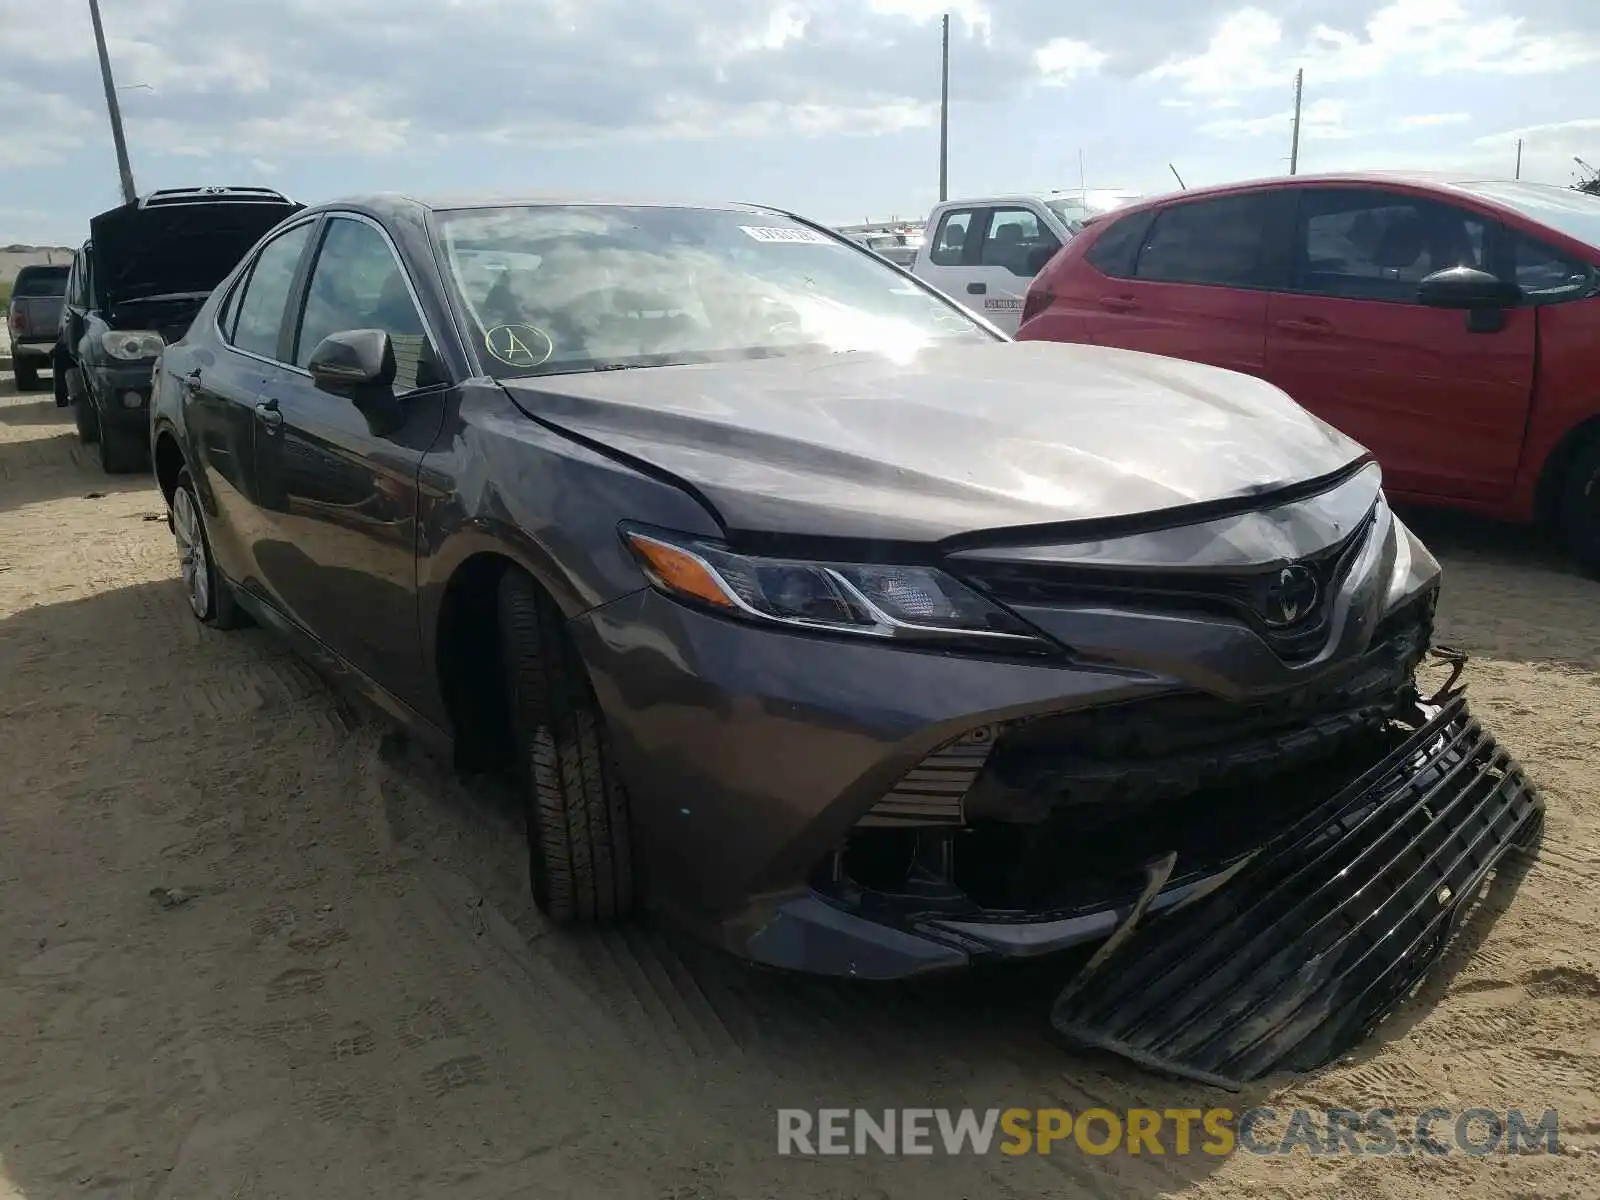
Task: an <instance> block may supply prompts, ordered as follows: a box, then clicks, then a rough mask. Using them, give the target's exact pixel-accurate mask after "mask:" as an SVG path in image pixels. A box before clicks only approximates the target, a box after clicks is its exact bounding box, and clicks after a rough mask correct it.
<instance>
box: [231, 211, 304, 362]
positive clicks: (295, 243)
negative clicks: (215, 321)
mask: <svg viewBox="0 0 1600 1200" xmlns="http://www.w3.org/2000/svg"><path fill="white" fill-rule="evenodd" d="M314 223H315V222H311V221H307V222H305V223H304V224H302V225H296V226H295V227H294V228H293V229H290V230H289V231H287V232H286V233H281V234H279V235H278V236H277V237H276V238H274V239H273V240H272V241H270V242H268V243H267V244H266V245H265V246H263V247H262V248H261V253H260V254H258V255H257V256H256V261H255V266H254V267H252V268H251V271H250V278H249V280H248V281H247V282H246V283H245V286H244V292H243V294H242V295H240V296H239V298H238V301H237V302H236V305H235V307H236V309H237V312H236V314H235V315H234V326H233V335H232V337H231V338H230V341H231V342H232V343H233V346H234V347H235V349H238V350H243V351H245V352H246V353H248V354H255V355H259V356H260V357H262V358H266V359H271V360H273V361H277V360H278V340H279V335H280V334H281V333H282V332H283V315H284V309H285V307H286V306H287V304H288V302H289V292H290V289H291V288H292V287H293V286H294V280H295V273H296V271H297V270H298V269H299V266H300V258H301V255H302V254H303V253H304V251H305V248H306V240H307V239H308V238H309V237H310V236H311V228H312V226H313V224H314Z"/></svg>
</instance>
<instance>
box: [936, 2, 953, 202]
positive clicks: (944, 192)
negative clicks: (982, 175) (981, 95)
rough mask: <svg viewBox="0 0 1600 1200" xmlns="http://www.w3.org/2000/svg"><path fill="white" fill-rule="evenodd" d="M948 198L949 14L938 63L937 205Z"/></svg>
mask: <svg viewBox="0 0 1600 1200" xmlns="http://www.w3.org/2000/svg"><path fill="white" fill-rule="evenodd" d="M949 198H950V14H949V13H945V15H944V52H943V55H942V57H941V59H940V63H939V203H940V204H943V203H944V202H945V201H946V200H948V199H949Z"/></svg>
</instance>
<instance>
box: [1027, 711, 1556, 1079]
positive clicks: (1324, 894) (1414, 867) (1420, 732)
mask: <svg viewBox="0 0 1600 1200" xmlns="http://www.w3.org/2000/svg"><path fill="white" fill-rule="evenodd" d="M1543 815H1544V803H1543V800H1542V799H1541V797H1540V795H1539V793H1538V791H1537V789H1536V788H1535V787H1534V786H1533V785H1532V784H1531V783H1529V781H1528V780H1527V778H1526V777H1525V776H1524V774H1523V772H1522V770H1521V768H1520V767H1519V766H1518V765H1517V764H1516V762H1515V761H1514V760H1513V759H1512V758H1511V756H1510V755H1509V754H1507V753H1506V752H1505V750H1503V749H1502V748H1501V747H1500V746H1499V745H1497V744H1496V742H1495V740H1494V739H1493V738H1492V737H1491V736H1490V735H1489V734H1488V733H1487V732H1485V731H1484V729H1483V727H1482V726H1481V725H1480V724H1479V723H1478V721H1477V720H1476V719H1475V718H1474V717H1473V716H1472V715H1471V714H1470V713H1469V712H1468V709H1467V704H1466V698H1465V697H1464V696H1462V695H1460V694H1459V693H1456V694H1453V695H1451V696H1449V698H1448V699H1446V700H1445V701H1444V703H1443V704H1442V705H1441V706H1440V707H1438V710H1437V711H1436V712H1435V713H1433V715H1432V716H1431V718H1429V719H1427V720H1426V721H1425V723H1422V724H1421V725H1420V727H1419V728H1417V729H1416V731H1415V732H1414V733H1413V734H1412V735H1411V736H1410V737H1408V738H1406V739H1405V740H1404V741H1403V742H1402V744H1400V745H1399V746H1398V747H1396V748H1395V749H1394V750H1393V751H1392V752H1391V753H1390V754H1388V755H1387V756H1386V757H1384V758H1383V759H1382V760H1381V761H1380V762H1378V763H1377V764H1376V765H1374V766H1373V767H1371V768H1370V769H1369V770H1367V771H1365V772H1363V773H1362V774H1361V776H1360V777H1359V778H1358V779H1356V780H1355V781H1354V782H1353V783H1351V784H1350V785H1349V786H1347V787H1346V788H1344V789H1343V790H1342V791H1340V792H1339V793H1338V794H1337V795H1335V796H1334V797H1333V798H1332V799H1330V800H1329V801H1327V802H1326V803H1325V804H1323V805H1321V806H1319V807H1318V808H1317V809H1315V810H1313V811H1312V812H1311V813H1309V814H1307V815H1306V816H1305V817H1304V818H1303V819H1301V820H1300V821H1298V822H1296V823H1295V824H1294V825H1293V826H1291V827H1290V828H1288V829H1287V830H1284V831H1283V832H1282V833H1280V834H1278V835H1277V836H1276V837H1274V838H1273V839H1271V840H1270V841H1269V842H1268V843H1266V844H1265V845H1263V846H1262V847H1261V848H1260V850H1259V851H1258V852H1257V853H1256V854H1254V855H1253V856H1252V857H1251V860H1250V862H1249V863H1248V865H1247V866H1245V867H1244V869H1243V870H1241V871H1240V872H1239V873H1238V874H1237V876H1236V877H1235V878H1234V879H1232V880H1231V881H1229V883H1228V886H1226V887H1225V888H1219V889H1216V890H1215V891H1214V892H1213V894H1212V895H1210V896H1209V897H1208V898H1207V899H1205V900H1204V901H1203V902H1200V903H1196V904H1193V905H1189V906H1185V907H1184V908H1182V910H1181V911H1177V912H1172V913H1170V914H1168V915H1166V916H1163V917H1158V918H1155V919H1148V918H1147V919H1146V920H1145V921H1144V923H1143V924H1142V927H1141V925H1140V917H1139V912H1138V909H1137V906H1136V907H1135V911H1134V912H1133V913H1132V914H1130V917H1129V919H1127V920H1126V921H1125V922H1124V926H1123V929H1122V930H1121V931H1120V932H1121V934H1122V936H1121V937H1120V938H1119V939H1118V941H1119V943H1120V944H1118V945H1116V946H1114V947H1111V948H1110V949H1109V953H1105V954H1103V955H1098V956H1097V960H1098V961H1096V962H1092V963H1091V964H1090V967H1089V968H1088V969H1086V970H1084V971H1082V972H1080V973H1079V974H1078V975H1077V976H1076V977H1074V978H1073V980H1072V981H1071V982H1070V983H1069V984H1068V985H1067V987H1066V989H1065V990H1064V991H1063V992H1062V993H1061V994H1060V996H1059V997H1058V999H1057V1001H1056V1004H1055V1006H1054V1009H1053V1011H1052V1013H1051V1021H1052V1023H1053V1024H1054V1025H1055V1027H1056V1029H1057V1031H1058V1032H1059V1033H1061V1034H1062V1035H1063V1036H1064V1037H1065V1038H1066V1039H1067V1040H1068V1041H1069V1042H1071V1043H1073V1044H1075V1045H1078V1046H1083V1047H1093V1048H1097V1049H1102V1050H1108V1051H1111V1052H1113V1053H1115V1054H1118V1055H1121V1056H1123V1057H1126V1058H1129V1059H1132V1060H1134V1061H1136V1062H1138V1063H1140V1064H1142V1065H1144V1066H1147V1067H1150V1068H1152V1069H1155V1070H1158V1071H1161V1072H1163V1073H1167V1074H1173V1075H1178V1076H1182V1077H1186V1078H1191V1079H1196V1080H1200V1081H1203V1082H1205V1083H1209V1084H1213V1085H1217V1086H1220V1087H1224V1088H1230V1089H1236V1088H1238V1087H1239V1086H1240V1085H1241V1084H1242V1083H1244V1082H1247V1081H1249V1080H1252V1079H1256V1078H1259V1077H1261V1076H1262V1075H1265V1074H1267V1073H1269V1072H1271V1071H1274V1070H1279V1069H1289V1070H1310V1069H1312V1068H1314V1067H1317V1066H1320V1065H1322V1064H1324V1063H1326V1062H1328V1061H1329V1060H1331V1059H1332V1058H1333V1057H1335V1056H1336V1055H1338V1054H1339V1053H1341V1052H1342V1051H1343V1050H1345V1049H1346V1048H1348V1047H1349V1046H1350V1045H1351V1044H1353V1043H1354V1042H1355V1041H1357V1040H1358V1039H1359V1038H1361V1037H1362V1036H1364V1035H1365V1034H1366V1033H1367V1032H1368V1031H1369V1030H1370V1029H1371V1028H1372V1027H1373V1026H1374V1025H1375V1024H1376V1023H1377V1022H1378V1021H1379V1020H1381V1019H1382V1017H1383V1016H1384V1014H1385V1013H1386V1012H1387V1011H1388V1010H1389V1008H1390V1007H1391V1006H1392V1005H1393V1004H1394V1003H1395V1002H1396V1001H1397V1000H1399V999H1401V998H1402V997H1403V996H1404V995H1405V994H1406V993H1407V992H1408V991H1409V990H1410V989H1411V988H1412V987H1413V986H1414V985H1415V984H1416V983H1417V982H1418V981H1419V980H1420V979H1421V977H1422V976H1423V974H1424V973H1425V972H1426V971H1427V970H1428V968H1429V967H1430V966H1431V965H1432V964H1433V963H1434V962H1435V961H1436V960H1437V959H1438V958H1439V957H1440V956H1441V955H1442V954H1443V951H1444V947H1445V944H1446V942H1447V940H1448V938H1449V936H1450V934H1451V933H1452V931H1453V930H1454V929H1455V928H1456V927H1457V926H1458V925H1459V923H1460V922H1461V920H1462V918H1463V917H1464V916H1465V914H1466V913H1467V912H1468V911H1469V909H1470V908H1471V906H1472V904H1473V902H1474V901H1475V900H1476V898H1477V897H1478V895H1479V893H1480V891H1481V890H1482V887H1483V885H1484V883H1485V880H1486V878H1487V876H1488V875H1489V873H1490V872H1491V871H1492V870H1493V869H1494V867H1495V866H1496V864H1497V863H1499V862H1500V861H1501V860H1502V858H1503V857H1504V856H1505V855H1506V854H1507V852H1509V851H1511V850H1513V849H1515V848H1528V847H1531V846H1532V845H1533V844H1534V843H1535V841H1536V840H1537V838H1538V836H1539V831H1540V829H1541V826H1542V822H1543ZM1164 865H1167V866H1170V863H1167V864H1164ZM1160 869H1161V864H1158V865H1157V866H1156V867H1155V869H1154V870H1155V875H1154V876H1153V877H1152V878H1153V880H1158V879H1159V872H1160ZM1157 886H1159V883H1157Z"/></svg>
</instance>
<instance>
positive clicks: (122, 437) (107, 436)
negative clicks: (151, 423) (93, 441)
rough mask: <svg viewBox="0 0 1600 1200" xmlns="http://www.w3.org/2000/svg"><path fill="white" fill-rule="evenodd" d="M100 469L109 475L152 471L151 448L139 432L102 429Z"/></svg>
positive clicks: (105, 426) (106, 426)
mask: <svg viewBox="0 0 1600 1200" xmlns="http://www.w3.org/2000/svg"><path fill="white" fill-rule="evenodd" d="M100 469H101V470H102V471H104V472H105V473H106V474H107V475H130V474H132V473H134V472H136V471H147V470H149V469H150V446H149V444H148V443H147V442H146V441H145V439H144V436H143V435H142V434H140V433H139V432H138V431H137V430H133V429H118V428H117V427H115V426H113V425H102V426H101V427H100Z"/></svg>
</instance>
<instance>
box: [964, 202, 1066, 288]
mask: <svg viewBox="0 0 1600 1200" xmlns="http://www.w3.org/2000/svg"><path fill="white" fill-rule="evenodd" d="M1059 249H1061V243H1060V242H1059V241H1057V240H1056V236H1055V234H1053V233H1051V232H1050V230H1049V229H1048V228H1047V227H1045V226H1043V225H1041V224H1040V223H1039V217H1038V215H1037V214H1036V213H1034V212H1031V211H1030V210H1028V209H1026V208H997V209H995V210H994V212H993V213H992V214H991V215H990V217H989V232H988V234H987V235H986V236H985V237H984V239H983V247H982V249H981V251H980V252H979V257H978V261H979V263H980V265H982V266H985V267H1001V268H1003V269H1005V270H1007V271H1010V272H1011V273H1012V274H1013V275H1018V276H1021V277H1022V278H1024V279H1031V278H1033V276H1034V275H1036V274H1038V272H1039V266H1040V264H1041V263H1042V262H1043V261H1045V260H1047V259H1048V258H1049V257H1050V255H1052V254H1054V253H1055V252H1056V251H1057V250H1059Z"/></svg>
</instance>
